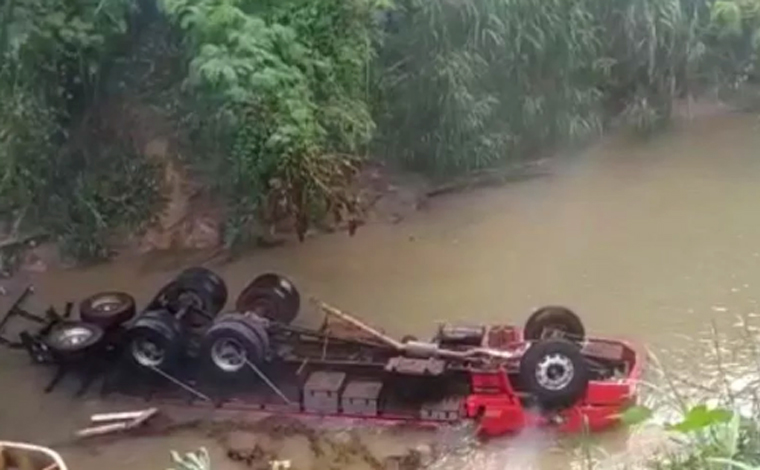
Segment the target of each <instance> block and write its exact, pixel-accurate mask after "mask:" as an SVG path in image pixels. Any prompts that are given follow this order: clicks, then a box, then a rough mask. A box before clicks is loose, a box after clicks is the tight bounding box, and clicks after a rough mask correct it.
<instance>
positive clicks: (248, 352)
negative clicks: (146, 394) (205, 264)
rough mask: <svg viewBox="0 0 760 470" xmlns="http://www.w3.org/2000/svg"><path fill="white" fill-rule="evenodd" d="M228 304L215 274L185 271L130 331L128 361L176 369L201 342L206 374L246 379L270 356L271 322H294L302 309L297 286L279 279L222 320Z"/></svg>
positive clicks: (259, 283)
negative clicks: (192, 345) (246, 374)
mask: <svg viewBox="0 0 760 470" xmlns="http://www.w3.org/2000/svg"><path fill="white" fill-rule="evenodd" d="M226 301H227V288H226V286H225V285H224V282H223V281H222V279H221V278H219V276H217V275H216V274H215V273H213V272H211V271H209V270H207V269H205V268H190V269H187V270H185V271H183V272H182V273H181V274H180V275H179V276H177V277H176V278H175V279H174V280H172V281H171V282H169V283H168V284H167V285H166V286H164V287H163V288H162V289H161V290H160V291H159V293H158V294H157V295H156V297H155V298H154V299H153V301H151V302H150V304H149V306H148V308H147V309H146V311H145V312H144V313H143V314H141V315H140V316H139V317H138V318H137V319H136V320H135V321H134V322H133V323H132V324H131V325H130V327H129V328H128V337H129V347H128V348H127V349H128V350H127V357H128V359H129V360H130V361H131V362H132V363H134V364H136V365H138V366H142V367H148V368H161V369H163V368H171V367H173V366H174V365H176V363H177V362H178V361H179V360H180V359H181V357H182V356H183V355H184V354H185V351H186V350H187V346H188V343H189V342H190V341H191V340H196V344H197V346H198V349H197V352H198V357H199V359H200V360H201V361H202V362H203V364H204V369H205V370H208V371H211V372H213V373H215V374H219V375H221V376H225V377H231V376H236V375H240V374H243V373H244V371H246V370H247V369H250V366H251V365H254V366H256V365H259V364H261V363H262V362H264V361H265V360H266V358H267V357H268V356H269V354H270V342H269V336H268V333H267V325H268V322H277V323H289V322H290V321H292V320H293V319H294V318H295V317H296V315H297V314H298V309H299V307H300V296H299V294H298V291H297V290H296V289H295V287H293V284H292V283H290V281H288V280H287V279H285V278H282V277H280V276H277V275H275V274H264V275H262V276H259V277H257V278H256V279H254V280H253V281H252V282H251V283H250V284H249V285H248V286H246V288H245V289H244V290H243V292H242V293H241V294H240V296H239V297H238V299H237V302H236V306H237V307H238V311H239V313H228V314H224V315H221V316H218V313H219V311H220V310H221V309H222V308H223V307H224V304H225V303H226Z"/></svg>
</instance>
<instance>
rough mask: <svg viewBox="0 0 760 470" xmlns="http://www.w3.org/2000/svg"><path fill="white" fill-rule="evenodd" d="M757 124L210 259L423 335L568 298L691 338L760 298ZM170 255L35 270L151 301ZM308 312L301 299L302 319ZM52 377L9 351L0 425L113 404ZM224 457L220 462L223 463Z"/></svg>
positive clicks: (32, 427) (557, 461)
mask: <svg viewBox="0 0 760 470" xmlns="http://www.w3.org/2000/svg"><path fill="white" fill-rule="evenodd" d="M759 124H760V121H758V120H757V118H756V117H753V116H750V115H746V114H729V113H722V114H718V115H712V116H707V117H700V118H696V119H694V120H693V121H690V122H680V123H678V124H677V125H676V126H675V127H674V128H673V129H672V130H670V131H668V132H667V133H666V134H663V135H661V136H659V137H657V138H655V139H653V140H651V141H649V142H646V143H642V142H638V141H634V140H632V139H629V138H627V137H625V136H614V137H609V138H605V139H604V140H603V141H601V142H599V143H598V144H596V145H594V146H593V147H591V148H590V149H587V150H584V151H583V152H580V153H579V154H577V155H572V156H568V157H566V158H558V159H557V161H556V162H555V163H554V164H552V168H551V172H549V174H548V175H546V176H544V177H540V178H533V179H530V180H526V181H522V182H514V183H510V184H507V185H505V186H502V187H499V188H490V189H480V190H474V191H471V192H467V193H463V194H456V195H450V196H442V197H437V198H435V199H433V200H432V201H431V203H430V204H429V206H428V207H427V208H426V209H425V210H423V211H420V212H419V213H417V214H415V215H414V217H412V218H409V219H407V220H405V221H403V222H401V223H399V224H396V225H383V224H376V225H369V226H367V227H363V228H362V229H361V230H360V231H359V232H358V234H357V236H355V237H348V236H346V235H345V234H340V233H339V234H333V235H326V236H320V237H316V238H314V239H311V240H309V241H308V242H307V243H304V244H300V245H291V246H286V247H280V248H276V249H270V250H266V251H258V252H255V253H253V254H250V255H246V256H244V257H242V258H240V259H238V260H236V261H233V262H230V263H227V264H224V265H220V266H212V267H213V268H214V269H215V270H216V271H217V272H219V273H220V274H222V275H223V277H224V278H225V280H226V281H227V283H228V288H229V291H230V293H231V297H234V295H236V294H237V292H239V291H240V289H242V287H243V286H244V285H245V284H246V283H247V282H248V281H249V280H250V279H251V278H252V277H254V276H255V275H257V274H259V273H262V272H265V271H275V272H281V273H285V274H286V275H288V276H290V277H291V278H292V280H293V281H294V282H295V284H296V285H297V286H298V287H299V288H300V290H301V292H302V296H304V297H306V296H317V297H319V298H321V299H324V300H326V301H328V302H330V303H332V304H334V305H336V306H338V307H340V308H342V309H346V310H348V311H351V312H355V313H357V314H359V315H360V316H362V317H363V318H365V319H367V320H369V321H371V322H372V323H373V324H376V325H381V326H382V327H384V328H385V329H386V331H388V332H390V333H393V334H397V335H401V334H405V333H412V334H416V335H418V336H430V335H431V334H432V332H433V329H434V326H435V323H436V322H438V321H442V320H447V319H449V320H454V319H467V320H479V321H484V322H497V321H498V322H518V323H522V322H523V321H524V319H525V318H526V317H527V315H528V314H529V313H530V312H531V311H532V310H533V309H535V308H536V307H538V306H541V305H545V304H564V305H567V306H570V307H571V308H573V309H574V310H576V311H577V312H578V313H579V314H580V315H581V317H582V319H583V321H584V322H585V324H586V328H587V330H590V331H592V332H594V333H595V334H599V335H613V336H623V337H627V338H630V339H631V340H634V341H637V342H640V343H643V344H646V345H648V346H651V347H655V348H656V347H660V348H670V349H679V348H686V349H688V347H689V346H688V345H689V340H688V339H684V338H689V337H697V336H698V335H699V334H700V333H702V332H704V331H705V329H706V328H708V327H709V324H710V322H713V321H714V322H715V324H716V325H717V326H718V327H719V328H727V327H728V326H729V325H731V324H732V323H734V322H735V316H736V315H737V314H749V313H754V312H755V311H756V310H757V308H758V301H759V300H760V294H758V292H759V291H758V287H760V244H759V243H758V240H760V215H759V214H760V213H759V212H758V206H759V205H760V153H759V152H760V132H758V125H759ZM178 259H180V258H178V257H177V256H176V255H173V256H158V255H153V256H149V257H145V258H141V259H132V260H126V261H120V262H119V263H113V264H108V265H102V266H96V267H93V268H90V269H83V270H76V271H58V272H48V273H45V274H40V275H36V276H34V279H33V280H34V282H35V285H36V286H37V289H38V296H39V297H40V298H42V299H44V300H45V301H49V302H56V303H61V302H63V301H65V300H68V299H76V298H80V297H83V296H85V295H87V294H90V293H92V292H95V291H99V290H112V289H118V290H127V291H129V292H131V293H133V295H135V297H136V298H137V300H138V302H144V301H146V300H148V299H149V298H150V297H151V296H152V295H153V294H154V293H155V290H156V288H157V286H158V285H159V284H160V283H161V282H163V281H165V280H167V279H169V278H170V277H171V276H172V274H173V273H174V272H176V270H177V269H179V268H181V267H182V266H180V265H179V264H178V263H179V261H178ZM184 261H185V262H187V259H185V260H184ZM315 318H316V316H315V315H314V314H313V312H310V311H308V309H307V311H305V312H304V313H303V314H302V316H301V319H300V320H301V321H303V322H305V323H309V322H313V321H314V320H315ZM698 366H699V361H698V360H696V361H695V362H694V364H693V367H698ZM43 375H44V374H43V373H42V372H41V371H40V370H39V369H33V368H29V367H27V361H26V360H25V358H22V357H19V356H18V355H13V354H2V356H1V357H0V383H1V384H2V386H1V387H0V389H1V390H2V393H3V395H4V399H3V402H2V405H0V435H2V436H3V437H8V438H14V439H28V440H34V441H38V442H56V440H58V439H61V438H62V437H64V436H67V435H70V433H71V432H72V430H73V429H75V428H77V427H79V426H81V425H83V424H84V423H85V419H86V418H85V417H86V416H87V415H88V414H89V413H91V412H92V411H93V410H96V409H103V408H104V407H105V408H107V406H105V405H104V404H102V403H100V402H98V401H97V400H95V399H91V400H86V401H84V402H79V401H76V400H74V399H73V398H71V397H70V396H69V395H67V394H65V393H53V394H51V395H48V396H43V395H42V394H41V392H40V391H39V390H40V385H41V384H42V383H43V382H44V381H45V380H46V379H47V377H45V376H43ZM366 432H368V433H370V430H367V431H366ZM373 439H374V441H375V442H384V441H383V440H384V439H385V440H394V439H395V440H398V439H399V435H398V433H385V435H384V437H382V436H379V437H376V439H375V438H372V439H370V440H373ZM401 439H402V440H404V438H403V437H402V438H401ZM421 439H424V438H421ZM435 439H438V440H440V439H442V438H441V437H440V436H438V437H435ZM457 439H458V438H457ZM204 442H206V443H207V440H205V439H204V438H203V437H201V436H199V435H197V434H193V433H181V434H177V435H172V436H170V437H162V438H141V439H135V440H125V441H121V442H116V443H113V444H108V445H100V446H87V447H75V448H68V447H67V448H65V449H64V454H65V455H66V457H67V458H68V459H69V461H70V462H71V468H72V469H77V470H79V469H81V470H89V469H96V468H109V469H112V470H118V469H127V468H129V469H132V470H142V469H146V470H147V469H159V468H166V467H167V466H168V465H167V464H168V461H167V455H168V451H169V449H171V448H175V449H178V450H192V449H193V448H194V447H195V446H197V445H200V444H203V443H204ZM566 444H567V443H563V442H562V441H560V443H559V447H558V446H557V441H555V440H554V439H553V438H551V437H547V436H543V435H542V436H538V437H536V436H530V435H528V436H520V437H518V438H512V439H506V440H501V441H499V443H498V444H494V443H490V444H488V446H486V447H484V448H483V449H481V450H480V451H479V452H478V453H477V455H469V456H468V457H467V458H465V460H464V461H467V462H470V463H469V464H463V463H462V464H456V465H454V466H453V467H451V468H466V467H470V468H489V469H490V468H493V469H504V468H509V469H511V468H520V469H523V468H524V469H528V468H531V466H534V468H540V469H555V468H569V464H568V462H570V461H573V459H574V458H575V456H577V455H578V453H579V451H578V448H577V447H573V446H572V445H569V444H567V445H566ZM594 444H595V445H599V446H601V447H602V448H603V449H606V450H607V451H608V452H609V453H612V454H614V453H616V452H620V451H623V450H625V448H626V446H627V445H630V444H628V443H627V442H626V435H625V433H620V432H616V433H612V434H608V435H606V436H603V437H600V438H599V440H598V441H595V442H594ZM209 445H210V444H209ZM383 445H385V444H383ZM388 445H391V444H388ZM212 447H213V446H212ZM568 449H570V450H568ZM504 452H507V453H508V455H506V456H505V455H504ZM521 455H522V457H520V456H521ZM215 457H216V458H217V459H218V465H216V466H215V470H218V469H219V468H228V467H227V465H231V464H230V463H228V462H226V459H224V458H223V456H220V455H216V454H215ZM523 458H524V459H528V460H527V461H526V460H520V459H523ZM229 468H238V467H235V466H232V467H229ZM298 468H301V467H298Z"/></svg>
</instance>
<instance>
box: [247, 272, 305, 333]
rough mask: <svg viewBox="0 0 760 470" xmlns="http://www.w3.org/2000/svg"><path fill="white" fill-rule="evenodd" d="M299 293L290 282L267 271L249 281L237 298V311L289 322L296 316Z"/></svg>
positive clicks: (299, 303)
mask: <svg viewBox="0 0 760 470" xmlns="http://www.w3.org/2000/svg"><path fill="white" fill-rule="evenodd" d="M300 306H301V295H300V294H299V293H298V290H297V289H296V288H295V286H294V285H293V283H292V282H290V281H289V280H287V279H286V278H284V277H282V276H279V275H277V274H272V273H267V274H262V275H261V276H259V277H257V278H256V279H254V280H253V281H251V283H249V284H248V285H247V286H246V287H245V289H243V292H241V293H240V295H239V296H238V298H237V302H236V303H235V308H236V309H237V311H238V312H255V313H256V314H257V315H260V316H262V317H264V318H266V319H268V320H271V321H273V322H275V323H282V324H285V325H287V324H290V323H291V322H292V321H293V320H295V318H296V316H298V310H299V308H300Z"/></svg>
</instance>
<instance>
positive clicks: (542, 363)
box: [520, 339, 589, 411]
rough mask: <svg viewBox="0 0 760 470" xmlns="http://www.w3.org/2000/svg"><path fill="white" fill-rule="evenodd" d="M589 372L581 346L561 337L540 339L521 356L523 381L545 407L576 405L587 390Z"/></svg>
mask: <svg viewBox="0 0 760 470" xmlns="http://www.w3.org/2000/svg"><path fill="white" fill-rule="evenodd" d="M588 382H589V372H588V368H587V367H586V362H585V359H584V358H583V355H582V354H581V351H580V349H579V348H578V346H577V345H576V344H574V343H571V342H569V341H565V340H562V339H550V340H545V341H537V342H535V343H533V344H531V346H530V348H528V351H526V352H525V354H524V355H523V357H522V358H521V359H520V383H521V384H523V386H524V387H525V390H526V391H527V392H529V393H530V394H531V395H532V396H533V397H534V398H535V399H536V402H537V403H538V405H539V407H540V408H541V409H542V410H545V411H555V410H559V409H563V408H567V407H570V406H572V405H574V404H575V403H576V402H577V401H578V400H579V399H581V398H582V397H583V395H584V394H585V393H586V389H587V387H588Z"/></svg>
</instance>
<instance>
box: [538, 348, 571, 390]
mask: <svg viewBox="0 0 760 470" xmlns="http://www.w3.org/2000/svg"><path fill="white" fill-rule="evenodd" d="M574 376H575V367H573V362H572V361H571V360H570V358H569V357H567V356H565V355H563V354H550V355H547V356H546V357H544V358H543V359H542V360H541V362H539V363H538V366H537V367H536V380H537V381H538V384H539V385H540V386H541V387H543V388H545V389H547V390H552V391H557V390H562V389H564V388H565V387H567V386H568V385H569V384H570V382H571V381H572V380H573V377H574Z"/></svg>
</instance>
